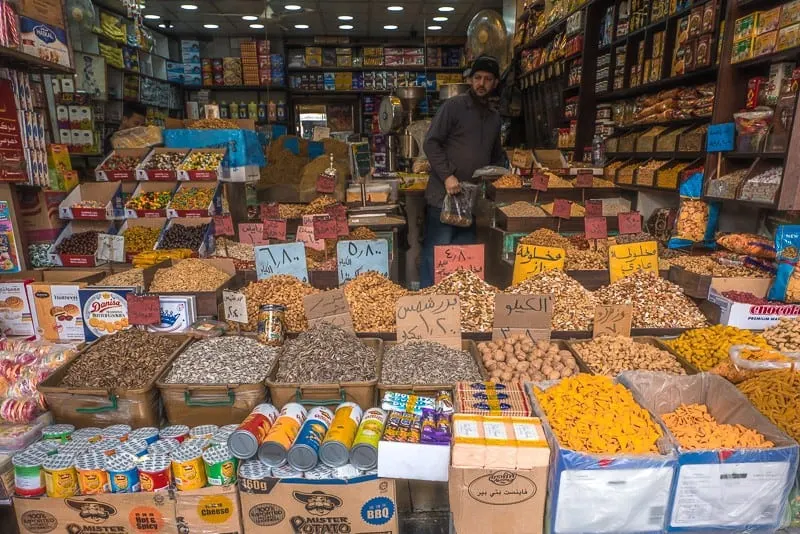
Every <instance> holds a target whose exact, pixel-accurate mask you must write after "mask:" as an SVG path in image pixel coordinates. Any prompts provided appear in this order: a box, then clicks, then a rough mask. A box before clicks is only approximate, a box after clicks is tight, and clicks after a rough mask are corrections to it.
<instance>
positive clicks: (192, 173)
mask: <svg viewBox="0 0 800 534" xmlns="http://www.w3.org/2000/svg"><path fill="white" fill-rule="evenodd" d="M227 151H228V149H226V148H197V149H192V151H191V152H190V153H189V154H188V155H187V156H186V159H187V160H188V159H189V158H190V157H191V154H192V153H203V154H222V155H223V158H222V160H220V163H219V165H218V166H217V167H216V168H215V169H202V170H192V169H180V170H178V180H219V178H220V176H222V161H223V160H224V159H225V157H224V156H225V153H226V152H227Z"/></svg>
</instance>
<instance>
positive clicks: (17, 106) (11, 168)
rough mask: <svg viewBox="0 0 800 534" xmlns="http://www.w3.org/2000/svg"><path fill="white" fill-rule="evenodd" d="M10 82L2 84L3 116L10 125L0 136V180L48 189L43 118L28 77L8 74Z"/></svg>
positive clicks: (12, 72)
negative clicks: (0, 145) (35, 103)
mask: <svg viewBox="0 0 800 534" xmlns="http://www.w3.org/2000/svg"><path fill="white" fill-rule="evenodd" d="M7 72H8V75H7V76H5V78H6V80H7V81H2V82H0V104H2V107H3V111H2V114H0V115H1V116H2V118H3V122H4V123H5V124H7V125H10V128H9V129H8V130H4V131H3V133H1V134H0V138H2V143H3V145H2V149H0V152H1V153H2V154H0V155H2V165H0V180H2V181H4V182H24V181H26V179H27V181H28V183H30V184H32V185H43V186H47V185H49V183H50V180H49V176H48V171H47V153H46V151H45V137H44V132H45V129H44V116H43V115H42V114H41V112H39V111H36V110H35V108H34V107H33V98H32V95H31V85H30V79H29V77H28V75H27V74H25V73H23V72H19V71H15V70H9V71H7Z"/></svg>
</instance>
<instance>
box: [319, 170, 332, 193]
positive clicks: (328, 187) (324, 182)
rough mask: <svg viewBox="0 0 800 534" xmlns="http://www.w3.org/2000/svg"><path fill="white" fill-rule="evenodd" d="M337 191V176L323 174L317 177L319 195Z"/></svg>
mask: <svg viewBox="0 0 800 534" xmlns="http://www.w3.org/2000/svg"><path fill="white" fill-rule="evenodd" d="M335 189H336V176H334V175H332V174H328V173H325V172H323V173H321V174H320V175H319V176H317V193H333V192H334V190H335Z"/></svg>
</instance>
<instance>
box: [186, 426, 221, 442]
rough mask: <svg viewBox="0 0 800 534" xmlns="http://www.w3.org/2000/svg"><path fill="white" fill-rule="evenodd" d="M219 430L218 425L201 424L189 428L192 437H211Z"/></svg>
mask: <svg viewBox="0 0 800 534" xmlns="http://www.w3.org/2000/svg"><path fill="white" fill-rule="evenodd" d="M217 430H219V427H218V426H217V425H200V426H196V427H194V428H192V429H191V430H189V437H190V438H192V439H197V438H206V439H211V437H212V436H213V435H214V433H215V432H216V431H217Z"/></svg>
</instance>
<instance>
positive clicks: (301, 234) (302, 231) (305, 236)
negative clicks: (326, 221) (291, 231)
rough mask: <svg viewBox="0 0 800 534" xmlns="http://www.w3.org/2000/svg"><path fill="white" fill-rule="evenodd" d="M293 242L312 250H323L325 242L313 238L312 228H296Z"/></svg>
mask: <svg viewBox="0 0 800 534" xmlns="http://www.w3.org/2000/svg"><path fill="white" fill-rule="evenodd" d="M295 241H299V242H301V243H304V244H305V245H306V246H307V247H308V248H313V249H314V250H325V241H323V240H322V239H317V238H316V237H315V236H314V227H313V226H298V227H297V233H296V234H295Z"/></svg>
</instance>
